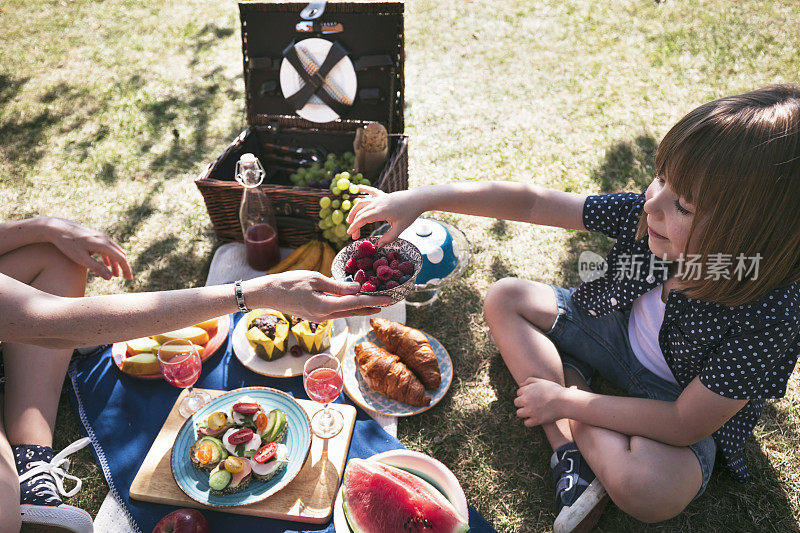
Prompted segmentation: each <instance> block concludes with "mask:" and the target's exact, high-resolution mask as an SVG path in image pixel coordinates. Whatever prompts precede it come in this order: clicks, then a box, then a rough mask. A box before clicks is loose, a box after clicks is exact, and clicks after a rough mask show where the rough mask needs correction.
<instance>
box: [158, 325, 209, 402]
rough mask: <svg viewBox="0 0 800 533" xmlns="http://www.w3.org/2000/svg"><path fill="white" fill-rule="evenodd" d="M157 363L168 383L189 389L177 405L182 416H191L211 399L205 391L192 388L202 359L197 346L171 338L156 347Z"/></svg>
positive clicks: (198, 374) (200, 367)
mask: <svg viewBox="0 0 800 533" xmlns="http://www.w3.org/2000/svg"><path fill="white" fill-rule="evenodd" d="M158 364H159V365H160V366H161V374H162V375H163V376H164V379H165V380H167V382H168V383H170V384H171V385H175V386H176V387H181V388H183V389H185V388H188V389H189V392H188V394H187V395H186V396H185V397H184V398H183V401H182V402H181V404H180V405H179V406H178V412H180V414H181V416H183V417H184V418H188V417H190V416H192V415H193V414H194V413H195V412H196V411H197V410H198V409H200V408H201V407H202V406H204V405H205V404H206V403H207V402H208V401H209V400H210V399H211V397H210V396H209V395H208V394H206V393H205V392H202V391H196V390H194V389H193V388H192V385H194V384H195V383H196V382H197V378H199V377H200V370H201V369H202V366H203V361H202V360H201V359H200V354H199V353H198V351H197V346H195V345H194V344H192V342H191V341H188V340H186V339H173V340H169V341H167V342H165V343H164V344H162V345H161V347H160V348H159V349H158Z"/></svg>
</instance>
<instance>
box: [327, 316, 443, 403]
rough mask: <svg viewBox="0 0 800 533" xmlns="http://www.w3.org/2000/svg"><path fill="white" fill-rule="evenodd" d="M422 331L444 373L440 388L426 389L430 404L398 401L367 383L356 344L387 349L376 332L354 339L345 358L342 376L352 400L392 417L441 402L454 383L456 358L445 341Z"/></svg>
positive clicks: (345, 388) (346, 390) (440, 369)
mask: <svg viewBox="0 0 800 533" xmlns="http://www.w3.org/2000/svg"><path fill="white" fill-rule="evenodd" d="M422 333H424V334H425V336H426V337H427V338H428V342H430V343H431V348H432V349H433V353H435V354H436V360H437V361H438V362H439V371H440V372H441V374H442V383H441V385H439V388H438V389H436V390H428V391H425V392H426V394H428V395H429V396H430V397H431V403H430V405H426V406H423V407H416V406H413V405H409V404H407V403H403V402H399V401H397V400H392V399H391V398H387V397H386V396H384V395H383V394H379V393H377V392H375V391H373V390H372V389H370V388H369V387H368V386H367V383H366V382H365V381H364V378H363V377H362V376H361V372H360V371H359V370H358V365H356V352H355V346H356V344H358V343H360V342H364V341H369V342H372V343H374V344H377V345H378V346H380V347H381V348H383V347H384V346H383V343H382V342H381V341H380V340H378V337H377V336H376V335H375V332H373V331H370V332H369V333H367V334H366V335H363V336H361V337H359V338H357V339H356V340H355V341H353V342H352V343H351V344H350V345H349V346H348V347H347V351H346V352H345V354H344V359H343V360H342V376H343V377H344V390H345V392H346V393H347V395H348V396H349V397H350V399H351V400H353V401H354V402H355V403H357V404H358V405H359V406H361V407H363V408H365V409H372V410H373V411H377V412H378V413H381V414H384V415H388V416H411V415H417V414H419V413H422V412H425V411H427V410H428V409H430V408H431V407H433V406H434V405H436V404H437V403H439V402H440V401H441V400H442V398H444V395H445V394H447V390H448V389H449V388H450V383H451V382H452V381H453V361H451V360H450V354H449V353H447V350H446V349H445V347H444V346H442V343H440V342H439V341H438V340H436V339H435V338H434V337H432V336H431V335H428V334H427V333H425V332H424V331H423V332H422Z"/></svg>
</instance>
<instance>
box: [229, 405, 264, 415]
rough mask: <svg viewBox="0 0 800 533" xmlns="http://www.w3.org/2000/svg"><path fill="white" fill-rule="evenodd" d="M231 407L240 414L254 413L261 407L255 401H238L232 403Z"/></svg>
mask: <svg viewBox="0 0 800 533" xmlns="http://www.w3.org/2000/svg"><path fill="white" fill-rule="evenodd" d="M232 409H233V410H234V411H236V412H237V413H239V414H240V415H254V414H256V413H257V412H258V411H259V410H260V409H261V407H259V406H258V404H257V403H251V402H239V403H235V404H233V407H232Z"/></svg>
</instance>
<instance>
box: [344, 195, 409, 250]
mask: <svg viewBox="0 0 800 533" xmlns="http://www.w3.org/2000/svg"><path fill="white" fill-rule="evenodd" d="M359 189H361V190H362V191H364V192H366V193H367V194H368V195H369V196H367V197H362V198H359V199H358V201H357V202H356V205H354V206H353V208H352V209H350V213H348V215H347V221H348V222H349V223H350V228H349V229H348V230H347V233H349V234H350V235H352V236H353V238H354V239H358V238H359V237H360V236H361V227H362V226H364V225H365V224H371V223H372V222H378V221H382V220H385V221H387V222H388V223H389V224H390V225H391V226H392V227H391V229H390V230H389V231H387V232H386V233H385V234H384V235H383V236H381V238H380V241H379V242H378V247H379V248H380V247H381V246H383V245H385V244H388V243H390V242H392V241H393V240H395V239H396V238H397V237H398V236H399V235H400V234H401V233H402V232H403V230H404V229H406V228H407V227H408V226H409V225H411V223H412V222H414V220H416V219H417V217H418V216H420V215H421V214H422V213H423V212H424V211H425V209H424V208H423V207H422V206H421V205H420V199H419V198H418V197H417V193H416V192H415V190H411V191H398V192H393V193H391V194H386V193H384V192H382V191H380V190H379V189H376V188H374V187H365V186H364V185H360V186H359Z"/></svg>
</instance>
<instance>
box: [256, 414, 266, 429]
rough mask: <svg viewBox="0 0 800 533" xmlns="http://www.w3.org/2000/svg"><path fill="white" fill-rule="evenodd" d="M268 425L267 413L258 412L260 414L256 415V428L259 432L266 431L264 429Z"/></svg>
mask: <svg viewBox="0 0 800 533" xmlns="http://www.w3.org/2000/svg"><path fill="white" fill-rule="evenodd" d="M266 427H267V415H265V414H264V413H258V416H257V417H256V430H258V432H259V433H264V429H266Z"/></svg>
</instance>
